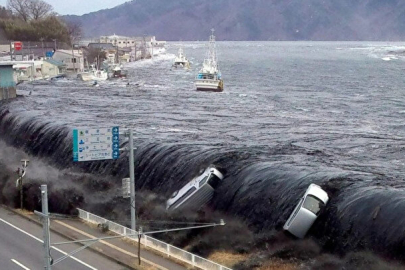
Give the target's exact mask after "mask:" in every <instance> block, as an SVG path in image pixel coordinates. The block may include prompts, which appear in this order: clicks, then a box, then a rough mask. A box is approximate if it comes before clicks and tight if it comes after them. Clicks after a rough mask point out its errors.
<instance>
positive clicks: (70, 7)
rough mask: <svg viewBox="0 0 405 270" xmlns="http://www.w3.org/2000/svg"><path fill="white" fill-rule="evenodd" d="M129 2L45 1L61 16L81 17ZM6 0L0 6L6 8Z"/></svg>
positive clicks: (97, 0) (106, 0)
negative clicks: (72, 15)
mask: <svg viewBox="0 0 405 270" xmlns="http://www.w3.org/2000/svg"><path fill="white" fill-rule="evenodd" d="M128 1H130V0H45V2H47V3H49V4H51V5H52V6H53V8H54V10H55V11H56V12H57V13H59V14H61V15H67V14H74V15H83V14H85V13H90V12H93V11H97V10H100V9H106V8H112V7H115V6H118V5H120V4H122V3H125V2H128ZM6 4H7V0H0V6H6Z"/></svg>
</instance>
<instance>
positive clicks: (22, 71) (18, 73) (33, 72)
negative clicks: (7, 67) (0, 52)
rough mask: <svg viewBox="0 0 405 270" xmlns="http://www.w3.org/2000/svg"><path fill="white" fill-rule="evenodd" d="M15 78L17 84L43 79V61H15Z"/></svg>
mask: <svg viewBox="0 0 405 270" xmlns="http://www.w3.org/2000/svg"><path fill="white" fill-rule="evenodd" d="M12 63H13V64H14V65H13V69H14V76H15V77H16V80H17V82H23V81H35V80H41V79H43V76H42V64H43V61H13V62H12Z"/></svg>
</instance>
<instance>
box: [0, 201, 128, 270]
mask: <svg viewBox="0 0 405 270" xmlns="http://www.w3.org/2000/svg"><path fill="white" fill-rule="evenodd" d="M42 238H43V237H42V227H40V226H38V225H37V224H35V223H33V222H30V221H28V220H26V219H24V218H21V217H20V216H18V215H16V214H14V213H12V212H10V211H8V210H6V209H4V208H2V207H0V269H7V270H21V269H25V270H27V269H30V270H37V269H44V251H43V245H42ZM63 241H69V240H67V239H65V238H63V237H61V236H59V235H56V234H53V233H52V232H51V243H55V242H63ZM79 247H81V245H77V244H68V245H63V246H58V247H53V248H52V250H51V256H52V257H53V259H54V261H55V260H56V259H58V258H60V257H62V256H63V255H64V254H65V253H67V252H70V251H72V250H75V249H77V248H79ZM52 269H55V270H62V269H66V270H68V269H69V270H71V269H75V270H76V269H77V270H89V269H92V270H94V269H109V270H110V269H111V270H123V269H127V268H125V267H123V266H121V265H119V264H117V263H115V262H112V261H110V260H108V259H106V258H105V257H103V256H101V255H99V254H97V253H95V252H93V251H91V250H88V249H87V250H82V251H80V252H79V253H77V254H75V255H74V256H73V257H72V258H67V259H66V260H64V261H62V262H60V263H58V264H56V265H54V266H52Z"/></svg>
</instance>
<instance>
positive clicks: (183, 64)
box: [173, 48, 190, 69]
mask: <svg viewBox="0 0 405 270" xmlns="http://www.w3.org/2000/svg"><path fill="white" fill-rule="evenodd" d="M173 67H174V68H179V67H180V68H186V69H189V68H190V62H189V61H188V59H187V57H186V56H185V55H184V52H183V48H180V49H179V53H178V55H177V56H176V58H175V59H174V63H173Z"/></svg>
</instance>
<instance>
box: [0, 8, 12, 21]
mask: <svg viewBox="0 0 405 270" xmlns="http://www.w3.org/2000/svg"><path fill="white" fill-rule="evenodd" d="M12 17H13V13H12V12H11V11H10V10H9V9H6V8H5V7H2V6H0V18H1V19H11V18H12Z"/></svg>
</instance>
